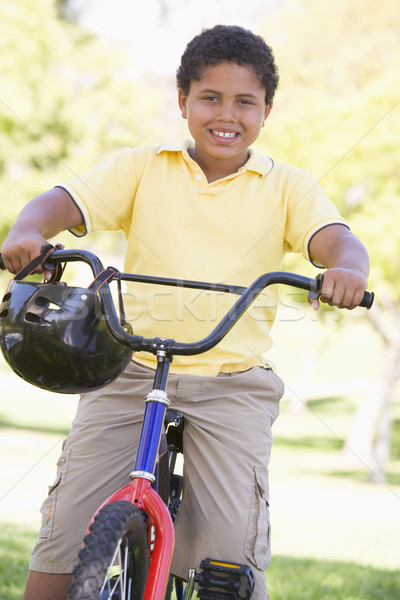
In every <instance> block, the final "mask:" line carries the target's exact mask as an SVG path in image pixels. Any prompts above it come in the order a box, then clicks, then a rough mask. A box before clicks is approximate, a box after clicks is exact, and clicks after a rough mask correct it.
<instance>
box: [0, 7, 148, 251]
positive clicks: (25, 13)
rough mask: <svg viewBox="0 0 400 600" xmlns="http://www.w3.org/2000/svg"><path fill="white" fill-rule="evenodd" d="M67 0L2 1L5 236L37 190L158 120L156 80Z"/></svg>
mask: <svg viewBox="0 0 400 600" xmlns="http://www.w3.org/2000/svg"><path fill="white" fill-rule="evenodd" d="M61 4H64V5H65V3H60V2H56V1H55V0H29V1H28V0H19V2H14V1H13V0H3V1H2V2H1V4H0V53H1V57H2V68H1V71H0V89H1V90H2V94H1V99H0V195H1V198H2V219H1V228H0V244H1V241H2V240H3V239H4V236H5V235H6V232H7V231H8V229H9V226H10V224H11V222H12V220H13V219H14V218H15V216H16V214H17V212H18V211H19V210H20V208H21V207H22V205H23V203H24V202H25V201H27V200H29V199H30V198H31V197H32V196H33V195H36V194H37V193H39V192H42V191H43V190H44V189H48V188H49V187H52V186H53V185H55V184H56V183H59V182H60V181H63V180H65V179H68V178H70V177H72V176H73V175H74V174H76V173H78V172H82V171H83V170H85V169H87V168H89V167H91V166H92V165H93V164H94V163H95V162H98V161H99V160H101V159H102V158H103V157H105V156H106V155H107V153H108V152H110V151H112V150H113V149H114V148H120V147H121V146H125V145H136V144H139V143H143V141H144V140H145V138H147V137H148V136H149V135H151V133H152V131H153V129H154V128H155V125H153V124H152V116H153V115H154V112H155V110H156V108H157V106H158V100H157V98H158V96H157V93H156V91H155V89H154V87H153V86H150V85H149V84H148V83H146V82H144V81H140V80H136V81H135V70H134V64H133V63H132V59H129V58H128V57H127V56H126V55H124V54H122V52H121V51H120V50H119V49H118V48H116V47H113V46H110V45H106V44H105V43H104V42H100V41H99V40H97V39H96V38H95V37H94V36H93V34H90V33H88V32H87V31H86V30H84V29H82V28H81V27H80V26H79V25H77V24H76V23H75V22H73V21H70V20H67V19H65V18H61V17H60V16H59V15H58V13H57V9H58V8H59V7H60V6H61Z"/></svg>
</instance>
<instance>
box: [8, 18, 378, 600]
mask: <svg viewBox="0 0 400 600" xmlns="http://www.w3.org/2000/svg"><path fill="white" fill-rule="evenodd" d="M277 84H278V74H277V69H276V66H275V62H274V57H273V55H272V52H271V49H270V48H269V47H268V46H267V45H266V44H265V42H264V40H263V39H262V38H260V37H259V36H256V35H254V34H253V33H251V32H249V31H247V30H244V29H242V28H240V27H234V26H216V27H214V28H212V29H209V30H205V31H203V32H202V33H201V34H200V35H199V36H196V37H195V38H194V39H193V40H192V41H191V42H190V43H189V44H188V46H187V48H186V50H185V52H184V54H183V56H182V60H181V65H180V67H179V69H178V72H177V85H178V101H179V107H180V110H181V113H182V117H183V118H184V119H187V123H188V128H189V131H190V133H191V136H192V138H193V142H187V143H185V144H184V145H182V146H166V145H164V146H159V147H150V146H142V147H139V148H134V149H130V148H127V149H124V150H122V151H121V152H119V153H117V154H116V155H115V156H114V157H112V158H111V159H110V160H108V161H106V162H105V163H101V164H100V165H97V166H96V167H94V168H93V169H92V170H91V171H89V172H88V173H86V174H84V175H82V176H81V177H79V178H74V179H72V180H70V181H68V182H66V183H63V184H62V185H61V186H58V187H56V188H54V189H53V190H50V191H48V192H45V193H44V194H41V195H40V196H38V197H37V198H35V199H33V200H32V201H31V202H30V203H29V204H27V206H26V207H25V208H24V209H23V211H22V212H21V214H20V216H19V217H18V219H17V221H16V222H15V224H14V226H13V227H12V229H11V230H10V233H9V236H8V237H7V239H6V241H5V242H4V245H3V249H2V252H3V258H4V262H5V264H6V266H7V268H8V269H9V270H10V271H11V272H17V271H18V270H19V269H20V268H21V266H22V265H23V264H25V263H27V262H28V261H29V260H30V259H32V258H33V257H34V256H36V255H37V254H39V251H40V249H41V247H42V246H43V245H44V244H45V243H47V238H51V237H54V236H56V235H57V234H58V233H59V232H60V231H63V230H66V229H69V230H71V231H72V232H73V233H75V234H76V235H84V234H86V233H90V232H91V231H94V230H106V229H108V230H118V229H122V230H123V232H124V233H125V236H126V239H127V251H126V256H125V271H132V272H137V273H146V274H153V275H163V276H166V277H177V278H182V279H198V280H208V281H225V282H228V283H235V284H239V285H244V286H247V285H248V284H249V283H251V281H253V280H254V279H256V277H258V276H259V275H261V274H262V273H265V272H268V271H274V270H279V268H280V265H281V262H282V259H283V257H284V255H285V253H286V252H289V251H294V252H300V253H302V254H303V255H304V256H305V258H307V259H309V260H312V261H313V262H315V263H316V264H318V265H320V266H323V267H325V268H326V269H327V271H326V273H325V276H324V284H323V290H322V296H321V299H322V300H323V301H324V302H328V303H329V304H331V305H336V306H340V307H345V308H350V309H351V308H354V307H355V306H357V305H358V304H359V302H360V301H361V299H362V296H363V292H364V290H365V289H366V284H367V274H368V256H367V253H366V250H365V248H364V246H363V245H362V244H361V242H360V241H359V240H358V239H357V238H356V237H355V236H354V235H353V234H352V233H351V232H350V230H349V228H348V226H347V224H346V223H345V221H344V220H343V219H342V217H341V216H340V215H339V213H338V212H337V210H336V208H335V207H334V206H333V205H332V203H331V202H330V201H329V200H328V199H327V198H326V196H325V195H324V193H323V192H322V190H321V188H320V187H319V186H318V184H317V183H316V181H315V180H314V179H313V177H312V175H311V174H310V173H309V172H307V171H302V170H301V169H297V168H295V167H290V166H288V165H279V164H275V163H274V161H273V160H272V159H271V158H269V157H267V156H262V155H259V154H256V153H255V152H254V151H253V150H252V149H250V146H251V145H252V144H253V143H254V142H255V140H256V139H257V137H258V135H259V133H260V130H261V128H262V127H263V125H264V123H265V120H266V119H267V117H268V116H269V114H270V111H271V109H272V102H273V98H274V93H275V90H276V88H277ZM191 294H192V295H191ZM196 294H197V293H196ZM196 294H195V295H193V292H190V291H186V292H185V295H184V296H181V295H179V293H178V292H176V291H171V292H170V293H168V295H166V294H163V295H162V297H160V291H159V290H154V289H152V288H151V286H150V287H149V289H148V290H146V291H140V292H139V291H136V290H135V291H134V292H132V297H131V299H132V298H133V296H134V300H135V302H134V303H133V302H130V298H129V296H128V297H127V309H128V311H130V315H131V317H130V318H131V320H136V318H137V317H138V316H139V315H140V318H138V319H137V324H135V330H136V331H138V332H139V333H140V334H141V335H144V336H145V337H152V336H155V335H158V336H160V337H172V338H174V339H177V340H179V341H187V340H194V339H201V338H202V337H204V335H205V333H208V332H209V331H210V329H211V325H212V323H211V321H216V320H218V319H219V318H220V317H221V316H222V315H223V314H224V312H225V311H226V309H227V307H228V306H229V304H228V302H229V300H226V299H225V298H220V297H218V298H217V300H211V299H210V297H208V296H206V295H204V294H203V295H200V296H199V295H198V294H197V295H196ZM277 302H278V292H277V290H274V291H273V292H271V293H270V294H269V295H268V297H266V296H264V297H263V298H261V299H260V300H259V301H258V304H256V305H255V307H254V310H253V312H252V313H251V314H247V315H245V316H244V317H243V318H242V319H241V321H240V322H239V323H238V325H237V326H236V327H235V328H234V329H233V330H232V331H231V332H230V333H229V335H228V336H227V337H226V338H225V339H224V340H223V341H222V342H221V344H220V345H219V346H218V347H217V348H215V349H213V350H211V351H209V352H207V353H205V354H204V355H201V356H198V357H196V358H193V357H179V358H177V359H176V361H175V360H174V363H173V365H172V368H171V375H170V379H169V389H168V395H169V399H170V401H171V405H172V407H174V408H177V409H178V410H180V411H181V412H182V413H183V414H184V416H185V419H186V428H185V432H184V436H185V437H184V452H185V490H184V497H183V502H182V505H181V508H180V512H179V514H178V517H177V520H176V539H177V544H176V550H175V554H174V558H173V567H172V568H173V572H174V573H176V574H177V575H179V576H181V577H182V578H185V577H186V576H187V573H188V569H189V568H192V567H193V568H198V567H199V564H200V562H201V560H202V559H204V558H206V557H211V558H214V559H218V560H222V561H234V562H239V563H244V564H248V565H250V567H251V568H252V570H253V572H254V575H255V580H256V585H255V589H254V593H253V596H252V598H253V599H254V600H265V599H266V598H267V597H268V596H267V591H266V585H265V576H264V571H265V569H266V568H267V566H268V564H269V561H270V524H269V508H268V507H269V494H268V462H269V457H270V451H271V446H272V433H271V427H272V424H273V422H274V421H275V419H276V417H277V416H278V412H279V400H280V398H281V396H282V393H283V384H282V382H281V380H280V379H279V377H278V376H277V375H276V374H275V373H274V372H273V371H272V370H271V369H270V368H269V367H268V366H267V365H266V364H265V358H264V353H265V351H267V350H268V348H269V347H270V346H271V338H270V328H271V325H272V322H273V320H274V318H275V314H276V306H277ZM312 303H313V305H314V307H315V308H318V301H317V300H313V301H312ZM211 309H212V310H211ZM153 369H154V357H152V355H146V354H145V353H142V354H140V355H135V356H134V360H133V361H132V364H131V365H130V366H129V367H128V369H127V370H126V372H125V373H124V374H123V375H122V376H121V377H120V378H119V379H118V380H117V381H116V382H114V383H112V384H110V385H109V386H107V387H106V388H104V389H103V390H101V391H100V392H98V393H91V394H85V395H84V396H82V398H81V400H80V403H79V406H78V410H77V416H76V418H75V420H74V423H73V425H72V428H71V432H70V434H69V437H68V439H67V440H66V441H65V443H64V445H63V452H62V460H61V461H59V467H58V473H57V478H56V484H55V485H54V486H53V487H52V488H51V492H50V496H49V498H47V499H46V501H45V502H44V504H43V507H42V513H43V520H42V528H41V532H40V535H39V539H38V542H37V544H36V546H35V549H34V551H33V554H32V561H31V566H30V569H31V570H30V573H29V577H28V582H27V587H26V592H25V600H39V599H40V600H54V599H55V598H57V599H63V598H66V593H67V592H66V590H67V586H68V582H69V581H70V578H71V572H72V568H73V565H74V563H75V562H76V557H77V553H78V550H79V548H80V545H81V541H82V538H83V535H84V532H85V529H86V525H87V523H88V521H89V519H90V517H91V515H92V514H93V512H94V510H95V509H96V507H97V506H98V505H99V504H101V502H102V501H103V500H104V499H105V498H106V497H108V496H109V495H110V493H111V492H113V491H114V490H115V489H117V488H119V487H121V486H122V485H124V484H125V483H127V480H128V473H129V471H130V465H131V463H132V455H133V454H134V453H135V450H136V442H137V438H138V435H139V432H140V420H141V416H142V414H143V398H144V396H145V394H146V393H147V392H148V391H149V389H150V386H151V382H152V378H153V372H154V371H153ZM111 424H112V425H111ZM56 497H57V502H56V504H55V498H56ZM54 505H55V509H54ZM160 600H161V599H160Z"/></svg>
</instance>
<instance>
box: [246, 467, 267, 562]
mask: <svg viewBox="0 0 400 600" xmlns="http://www.w3.org/2000/svg"><path fill="white" fill-rule="evenodd" d="M244 554H245V556H246V557H247V558H248V559H249V560H250V562H251V563H252V564H254V565H255V566H256V567H257V569H260V570H261V571H265V569H266V568H267V567H268V565H269V563H270V559H271V531H270V519H269V486H268V468H267V467H254V489H253V494H252V498H251V504H250V510H249V521H248V526H247V534H246V540H245V547H244Z"/></svg>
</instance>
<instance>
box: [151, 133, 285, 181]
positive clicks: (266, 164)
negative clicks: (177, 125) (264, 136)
mask: <svg viewBox="0 0 400 600" xmlns="http://www.w3.org/2000/svg"><path fill="white" fill-rule="evenodd" d="M193 147H194V143H193V142H192V140H184V141H183V142H182V143H181V144H163V145H162V146H159V148H158V150H157V154H161V152H182V153H187V152H188V151H189V149H190V148H193ZM249 154H250V156H249V159H248V161H247V162H246V163H245V164H244V165H243V167H241V168H240V169H239V171H255V172H256V173H259V174H260V175H261V176H262V177H265V175H268V173H270V172H271V171H272V169H273V168H274V161H273V160H272V158H270V157H269V156H265V155H263V154H258V153H257V152H255V150H253V149H252V148H249Z"/></svg>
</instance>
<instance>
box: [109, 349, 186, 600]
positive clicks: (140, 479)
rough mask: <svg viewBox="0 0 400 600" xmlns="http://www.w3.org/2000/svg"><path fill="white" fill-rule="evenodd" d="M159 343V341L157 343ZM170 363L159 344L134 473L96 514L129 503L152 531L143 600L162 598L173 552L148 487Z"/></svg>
mask: <svg viewBox="0 0 400 600" xmlns="http://www.w3.org/2000/svg"><path fill="white" fill-rule="evenodd" d="M160 342H161V340H160ZM169 365H170V359H169V357H168V356H167V352H166V350H165V348H164V347H163V345H162V344H160V348H159V349H158V350H157V369H156V373H155V377H154V385H153V390H152V391H151V392H150V393H149V394H148V395H147V396H146V398H145V412H144V418H143V423H142V430H141V434H140V439H139V446H138V452H137V457H136V462H135V467H134V470H133V471H132V472H131V473H130V474H129V477H130V479H131V483H128V484H127V485H126V486H124V487H122V488H121V489H119V490H118V491H117V492H115V493H114V494H113V495H112V496H110V498H108V499H107V500H106V501H105V502H104V504H103V505H102V506H101V507H100V508H99V510H100V509H101V508H102V507H103V506H105V505H106V504H109V503H110V502H115V501H116V500H125V501H128V502H131V503H132V504H134V505H135V506H137V507H138V508H140V509H141V510H142V511H143V512H144V513H145V514H146V515H147V516H148V518H149V523H150V524H151V525H152V526H153V527H154V530H155V533H156V535H155V538H154V540H152V542H151V560H150V562H149V571H148V576H147V580H146V586H145V591H144V595H143V600H160V599H162V598H164V594H165V589H166V586H167V582H168V576H169V569H170V564H171V559H172V552H173V549H174V541H175V533H174V526H173V523H172V519H171V516H170V514H169V511H168V508H167V507H166V505H165V504H164V502H163V501H162V499H161V497H160V496H159V494H158V493H157V491H156V490H155V489H154V488H153V487H152V484H153V483H154V482H155V479H156V477H155V471H156V465H157V462H158V455H159V447H160V441H161V436H162V433H163V427H164V418H165V413H166V410H167V408H168V406H169V404H170V403H169V400H168V398H167V394H166V391H165V390H166V385H167V379H168V373H169Z"/></svg>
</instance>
